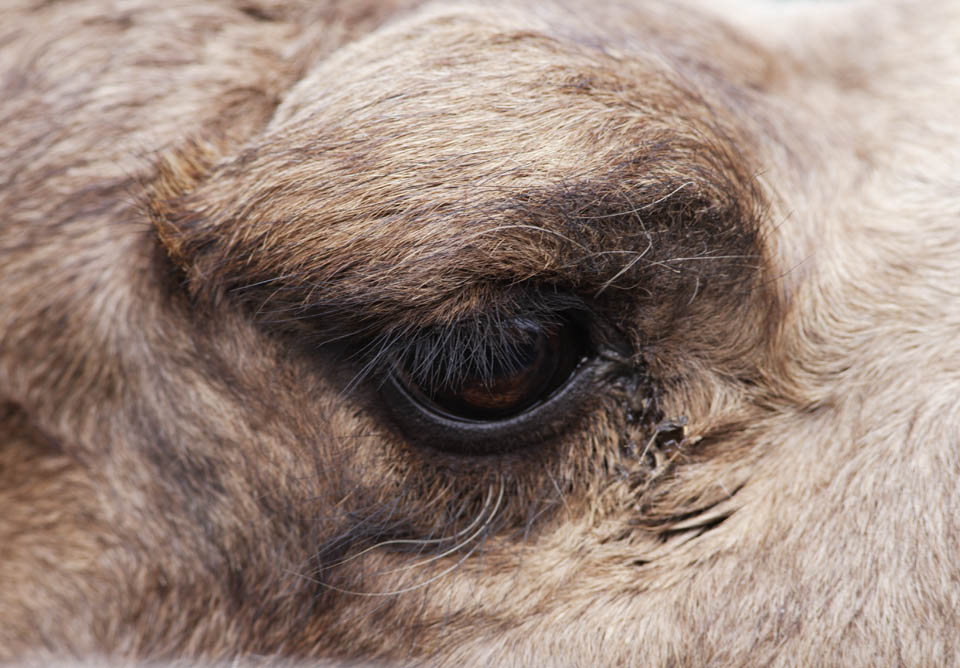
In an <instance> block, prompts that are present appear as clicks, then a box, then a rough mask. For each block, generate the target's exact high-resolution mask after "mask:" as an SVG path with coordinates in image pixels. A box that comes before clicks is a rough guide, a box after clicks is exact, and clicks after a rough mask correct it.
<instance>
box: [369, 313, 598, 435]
mask: <svg viewBox="0 0 960 668" xmlns="http://www.w3.org/2000/svg"><path fill="white" fill-rule="evenodd" d="M509 329H510V335H509V336H508V337H507V339H508V341H509V343H504V341H503V340H502V339H501V340H499V341H497V342H496V344H493V343H491V344H490V345H486V346H485V345H478V346H474V347H473V348H471V350H470V353H469V355H466V356H464V355H460V356H457V355H440V354H436V355H434V356H433V357H432V358H431V360H430V362H431V366H432V368H430V369H424V368H422V367H423V366H424V363H423V362H422V361H421V362H420V363H419V364H418V362H417V360H414V359H408V360H404V361H402V362H398V363H397V364H396V365H395V368H394V371H393V373H392V375H391V378H390V379H389V381H388V383H387V388H386V393H387V395H388V396H387V397H386V398H387V403H388V407H389V408H390V411H391V413H392V414H393V416H394V419H395V420H396V421H397V422H398V423H399V425H400V427H401V428H402V429H403V431H404V432H406V433H407V435H408V436H410V438H411V439H412V440H415V441H418V442H427V443H428V444H429V445H430V446H432V447H434V448H437V449H440V450H446V451H451V452H457V453H461V454H492V453H499V452H505V451H509V450H513V449H516V448H518V447H521V446H523V445H526V443H527V442H528V441H529V440H531V437H532V436H533V435H534V434H535V433H540V432H542V431H543V430H544V428H546V427H548V426H550V425H553V426H556V425H557V424H558V423H560V422H562V421H563V420H564V419H565V414H568V413H570V412H571V410H572V409H573V408H574V406H572V405H570V402H572V401H573V396H574V395H576V394H577V392H578V391H579V390H582V389H583V388H582V387H581V386H582V385H583V384H584V382H585V379H583V378H581V376H584V374H583V373H581V372H582V370H583V368H584V367H587V366H589V365H588V364H586V362H587V354H588V349H587V342H586V337H585V335H584V332H583V330H582V327H581V326H580V325H579V324H578V323H576V322H575V321H574V320H572V319H561V320H560V321H559V322H552V323H549V324H545V323H539V322H535V321H532V320H520V321H514V322H512V323H509ZM492 338H494V339H496V337H492ZM459 352H461V353H462V351H459ZM454 364H455V365H456V367H457V368H455V369H448V368H437V367H438V366H439V367H442V366H443V365H454ZM587 375H589V374H587Z"/></svg>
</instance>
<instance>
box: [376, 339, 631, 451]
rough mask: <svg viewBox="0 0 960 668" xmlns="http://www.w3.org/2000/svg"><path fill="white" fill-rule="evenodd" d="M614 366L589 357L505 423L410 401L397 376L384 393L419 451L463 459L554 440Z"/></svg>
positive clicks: (587, 406) (584, 408)
mask: <svg viewBox="0 0 960 668" xmlns="http://www.w3.org/2000/svg"><path fill="white" fill-rule="evenodd" d="M615 366H616V364H615V363H613V362H610V361H609V360H607V359H604V358H602V357H598V356H590V357H585V358H584V359H583V360H582V361H581V362H580V364H579V365H578V366H577V367H576V369H574V371H573V373H572V374H571V375H570V377H569V379H568V380H567V381H566V382H565V383H563V384H562V385H561V386H560V387H559V388H557V390H556V391H554V392H553V393H552V394H551V395H549V396H547V397H546V398H545V399H543V400H542V401H540V402H539V403H537V404H535V405H533V406H531V407H530V408H528V409H526V410H525V411H523V412H522V413H518V414H517V415H513V416H511V417H509V418H506V419H503V420H495V421H477V420H465V419H462V418H456V417H452V416H449V415H445V414H443V413H440V412H437V411H434V410H431V409H430V408H429V407H427V406H425V405H424V404H423V403H422V402H420V401H419V400H418V399H416V398H415V397H413V396H412V394H411V393H410V392H409V390H407V389H406V388H405V387H403V385H402V383H401V382H400V381H399V380H398V379H397V377H396V376H395V375H394V374H392V373H391V374H389V376H388V378H387V379H386V382H385V383H384V385H383V387H382V388H381V392H382V393H383V394H384V395H385V397H384V398H385V399H386V403H387V406H388V412H389V413H390V414H391V415H392V418H393V421H394V422H395V423H396V425H397V427H398V428H399V429H400V431H401V432H402V433H403V434H404V435H406V436H407V438H408V439H409V440H410V441H411V442H413V443H415V444H416V445H419V446H425V447H429V448H432V449H435V450H438V451H441V452H444V453H449V454H457V455H461V456H468V457H470V456H484V455H498V454H504V453H510V452H515V451H517V450H519V449H521V448H525V447H528V446H531V445H535V444H537V443H542V442H543V441H544V439H547V438H550V437H551V436H556V435H557V434H558V433H560V432H561V431H562V430H563V428H564V427H566V426H567V425H568V424H569V423H570V422H572V421H573V420H575V419H576V418H577V417H579V416H580V414H582V413H585V412H586V411H588V410H589V409H590V407H591V404H592V403H593V400H595V399H597V397H598V396H599V394H600V393H599V390H600V388H601V386H602V385H601V383H602V380H603V379H604V378H605V377H607V376H608V375H609V374H610V372H611V371H612V370H613V368H614V367H615Z"/></svg>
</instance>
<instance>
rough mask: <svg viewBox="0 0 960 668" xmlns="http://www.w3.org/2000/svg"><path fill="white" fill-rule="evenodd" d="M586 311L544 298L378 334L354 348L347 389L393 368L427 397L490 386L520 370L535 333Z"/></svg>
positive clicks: (558, 298) (577, 303)
mask: <svg viewBox="0 0 960 668" xmlns="http://www.w3.org/2000/svg"><path fill="white" fill-rule="evenodd" d="M587 310H588V309H587V308H586V306H585V305H584V303H583V302H582V301H581V300H580V299H578V298H576V297H572V296H570V295H564V294H549V295H546V296H545V297H543V298H541V299H537V300H536V301H533V302H532V303H530V302H527V303H525V304H523V305H522V306H521V305H518V304H510V305H508V306H500V307H498V308H493V309H488V310H485V311H482V312H479V313H477V314H476V315H475V316H473V317H471V318H464V319H461V320H459V321H456V322H452V323H449V324H444V325H431V326H427V327H405V328H400V329H393V330H388V331H383V332H380V333H379V334H377V335H376V336H374V337H372V338H367V339H366V340H365V341H364V342H362V343H361V344H360V345H359V346H357V347H356V348H355V351H354V354H353V357H354V359H355V360H357V361H359V362H360V364H361V365H362V367H361V370H360V371H359V373H358V374H357V375H356V376H355V377H354V379H353V380H352V381H351V383H350V387H351V388H352V387H354V386H355V385H356V384H358V383H360V382H362V381H363V380H364V379H366V378H368V377H380V378H386V377H387V375H388V374H389V373H391V372H393V371H395V370H396V369H397V368H398V367H400V368H402V369H403V372H404V373H405V374H406V375H407V377H408V380H410V381H411V382H413V383H415V384H417V385H418V386H420V387H421V388H424V389H426V390H428V391H429V390H432V389H437V388H441V387H444V388H450V387H458V386H459V385H461V384H462V383H463V382H465V381H466V380H467V379H470V380H473V381H476V380H479V381H481V382H492V381H493V380H494V378H495V376H496V375H497V374H500V373H504V372H507V373H510V372H512V371H516V370H518V369H519V368H520V367H521V366H522V364H521V362H522V352H521V351H522V347H523V346H524V345H525V344H529V343H530V341H531V337H532V336H533V335H534V334H533V332H535V331H536V329H537V328H543V329H550V328H553V327H557V326H559V325H560V324H561V323H562V322H563V321H564V318H565V315H564V314H566V313H569V312H581V313H583V312H586V311H587Z"/></svg>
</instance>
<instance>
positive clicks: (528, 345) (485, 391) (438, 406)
mask: <svg viewBox="0 0 960 668" xmlns="http://www.w3.org/2000/svg"><path fill="white" fill-rule="evenodd" d="M525 329H526V332H525V337H524V340H523V341H522V342H521V343H520V344H519V345H517V346H516V347H514V348H513V349H512V350H510V351H509V355H505V359H495V360H492V364H490V365H488V369H487V371H486V373H483V374H481V373H479V372H476V373H468V374H467V375H466V377H465V378H464V379H462V380H461V381H460V382H458V383H457V384H456V385H455V386H454V385H452V386H448V387H437V388H435V389H433V391H430V392H428V391H426V390H425V389H423V388H421V387H416V386H413V385H412V383H410V382H409V380H407V382H406V383H405V384H406V385H407V387H408V390H410V391H411V393H412V394H413V395H414V396H415V397H417V398H418V399H419V400H420V401H422V402H423V403H425V404H427V405H428V406H429V405H431V404H432V406H433V410H435V411H437V412H439V413H442V414H446V415H448V416H450V417H454V418H457V419H460V420H472V421H493V420H502V419H506V418H509V417H511V416H513V415H516V414H518V413H521V412H523V411H524V410H527V409H528V408H531V407H533V406H535V405H537V404H539V403H540V402H542V401H544V400H546V399H547V398H549V396H550V395H551V394H552V393H553V392H554V391H555V390H556V389H557V388H558V387H559V386H560V385H561V384H562V383H563V382H564V381H565V380H567V378H568V377H569V376H570V374H571V373H572V372H573V370H574V369H575V368H576V367H577V364H578V363H579V362H580V360H581V358H582V356H583V343H582V341H581V337H580V336H579V332H578V331H577V328H576V327H575V326H573V325H572V324H570V323H564V324H561V325H558V326H554V327H551V328H550V329H546V328H544V327H541V326H539V325H533V324H528V325H527V326H526V327H525Z"/></svg>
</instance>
